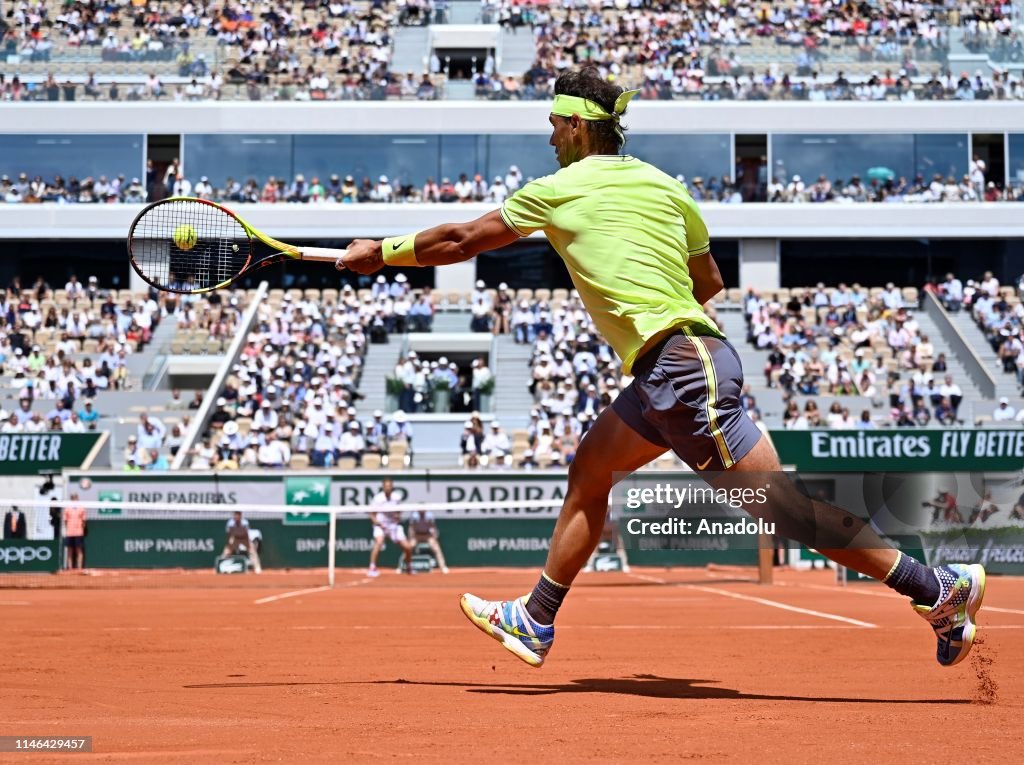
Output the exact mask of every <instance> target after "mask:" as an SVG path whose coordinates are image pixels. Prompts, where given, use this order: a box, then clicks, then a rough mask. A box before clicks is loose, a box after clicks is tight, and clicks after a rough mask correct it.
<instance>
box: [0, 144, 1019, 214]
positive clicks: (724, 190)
mask: <svg viewBox="0 0 1024 765" xmlns="http://www.w3.org/2000/svg"><path fill="white" fill-rule="evenodd" d="M676 179H677V180H678V181H679V182H680V183H682V184H683V185H684V186H686V188H687V189H688V190H689V192H690V194H691V195H692V196H693V198H694V199H695V200H696V201H698V202H722V203H726V204H740V203H742V202H743V201H744V200H743V193H742V190H741V188H740V186H739V184H738V183H736V182H735V181H734V180H733V179H732V178H731V177H730V176H728V175H723V176H722V177H721V178H719V177H718V176H709V177H708V178H707V180H705V179H704V178H703V176H699V175H698V176H693V177H692V178H689V179H687V178H686V177H685V176H682V175H678V176H676ZM530 180H533V179H532V178H531V177H524V176H523V174H522V172H521V171H520V170H519V168H518V167H517V166H516V165H512V166H510V167H509V169H508V171H507V172H506V173H505V174H504V175H501V174H498V175H495V176H494V177H493V179H488V178H485V177H484V176H483V175H482V174H480V173H474V174H473V175H472V177H471V176H470V175H469V174H468V173H461V174H459V176H458V177H457V178H456V179H455V181H454V182H453V181H452V178H450V177H448V176H444V177H442V178H441V179H440V181H437V180H435V179H434V178H433V177H430V178H427V179H426V180H425V181H424V182H423V184H422V185H419V184H417V183H410V182H407V181H406V179H403V178H398V177H394V178H391V177H388V176H387V175H379V176H377V177H376V179H373V178H371V177H370V176H368V175H364V176H362V178H361V179H360V180H358V181H357V180H356V176H354V175H351V174H348V175H345V176H341V175H339V174H338V173H331V174H330V175H327V174H326V173H325V174H324V176H323V177H322V178H321V176H319V175H311V176H310V177H309V178H306V176H305V175H304V174H302V173H298V174H296V175H295V176H294V178H293V179H292V180H291V181H289V180H288V179H286V178H283V177H282V178H278V177H276V176H273V175H272V176H269V177H268V178H267V179H266V180H265V181H260V180H259V179H257V178H255V177H252V176H250V177H249V178H247V179H245V180H244V181H243V180H242V179H240V178H239V179H236V178H233V177H228V178H226V179H225V180H224V183H223V184H215V183H213V182H211V180H210V178H209V177H208V176H205V175H201V176H199V178H198V179H197V180H196V181H195V182H193V181H192V180H190V179H189V178H188V177H187V176H185V174H184V173H182V172H181V170H180V165H179V163H178V162H177V161H175V162H174V163H172V164H171V165H170V166H169V167H168V169H167V171H166V172H165V173H164V174H163V175H162V176H160V175H159V174H157V173H156V172H155V170H154V169H153V165H152V162H150V163H149V167H148V168H147V172H146V176H145V179H144V181H143V180H140V179H139V178H138V177H132V178H131V179H130V180H128V179H127V178H126V177H125V175H124V174H118V175H116V176H115V175H111V176H110V177H109V178H108V177H107V176H105V175H101V176H99V177H98V178H93V177H91V176H89V177H86V178H83V179H81V180H79V179H78V178H77V177H75V176H68V177H67V178H64V177H63V176H60V175H57V176H53V177H51V178H49V179H48V180H47V179H44V177H43V176H41V175H33V176H31V177H30V175H29V174H28V173H19V174H18V176H17V177H16V178H11V177H10V176H7V175H3V176H0V201H3V202H5V203H8V204H17V203H34V202H57V203H126V204H141V203H143V202H146V201H153V200H156V199H162V198H164V197H167V196H195V197H199V198H201V199H210V200H213V201H215V202H224V203H229V204H237V203H256V202H259V203H264V204H277V203H302V204H307V203H308V204H335V203H340V204H366V203H386V204H387V203H390V204H417V203H424V202H429V203H461V202H487V203H490V204H495V205H500V204H502V203H503V202H504V201H505V199H506V198H508V197H509V196H510V195H511V194H513V193H515V192H516V191H517V190H518V189H519V188H520V186H522V185H523V184H524V183H526V182H528V181H530ZM767 199H768V201H769V202H775V203H779V202H791V203H822V202H835V203H863V202H886V203H897V202H900V203H901V202H907V203H929V202H979V201H984V202H1006V201H1018V202H1020V201H1024V186H1020V185H1017V186H1011V187H1008V188H1003V185H1002V183H1001V182H1000V183H997V182H996V181H987V180H986V175H985V163H984V162H983V161H982V160H981V159H979V158H978V157H977V156H975V158H974V159H973V160H972V162H971V165H970V171H969V172H968V173H966V174H964V175H963V176H962V177H961V178H960V180H959V181H958V180H957V179H956V178H954V177H952V176H948V177H943V176H942V174H941V173H935V174H934V175H933V176H932V178H931V180H930V181H928V180H927V179H926V178H925V177H924V176H923V175H922V174H918V175H916V176H915V177H914V179H913V181H908V180H907V179H906V178H905V177H902V176H900V177H895V176H893V175H892V174H891V173H889V174H888V175H886V176H885V177H878V176H875V177H871V178H868V177H865V178H863V179H862V177H861V176H860V175H859V174H854V175H852V176H851V177H850V179H849V180H848V181H846V180H843V179H841V178H836V179H835V180H831V181H830V180H829V179H828V177H827V176H826V175H824V174H822V175H819V176H818V179H817V180H816V181H814V182H813V183H808V182H806V181H805V180H804V179H803V178H802V177H801V176H800V175H798V174H794V175H793V176H791V178H790V179H789V181H786V180H785V179H784V178H781V177H776V178H774V179H773V180H772V181H771V183H769V184H768V187H767Z"/></svg>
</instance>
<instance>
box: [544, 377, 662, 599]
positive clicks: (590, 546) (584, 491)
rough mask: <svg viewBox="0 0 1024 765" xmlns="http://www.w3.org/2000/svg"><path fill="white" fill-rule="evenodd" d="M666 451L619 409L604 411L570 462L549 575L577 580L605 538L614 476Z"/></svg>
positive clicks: (561, 580)
mask: <svg viewBox="0 0 1024 765" xmlns="http://www.w3.org/2000/svg"><path fill="white" fill-rule="evenodd" d="M622 395H623V396H625V395H627V394H626V393H623V394H622ZM666 450H667V448H666V446H665V445H664V444H661V443H653V442H652V441H650V440H648V439H647V438H645V437H644V436H643V435H641V434H640V433H638V432H637V431H636V429H635V428H634V427H631V426H630V424H627V422H626V420H624V419H623V417H621V416H620V415H619V412H618V411H617V410H616V408H608V409H605V410H604V411H603V412H601V414H600V415H599V416H598V418H597V422H595V423H594V427H593V428H591V430H590V432H589V433H587V436H586V438H584V439H583V440H582V441H581V442H580V446H579V450H578V451H577V453H576V457H575V458H574V459H573V461H572V463H571V464H570V466H569V486H568V490H567V492H566V496H565V500H564V501H563V502H562V511H561V513H559V516H558V522H557V523H556V524H555V531H554V534H553V535H552V537H551V547H550V549H549V550H548V557H547V562H546V563H545V564H544V573H545V574H547V577H548V578H550V579H553V580H554V581H555V582H558V583H560V584H562V585H565V586H566V587H568V585H570V584H572V582H573V580H574V579H575V578H576V575H577V574H578V573H579V572H580V571H581V570H582V568H583V567H584V566H585V565H586V563H587V560H588V559H589V558H590V555H591V553H593V552H594V549H595V548H596V547H597V544H598V542H600V541H601V533H602V532H603V531H604V523H605V517H606V516H607V514H608V494H609V493H610V492H611V489H612V485H613V484H614V482H615V480H616V479H617V478H621V477H623V476H625V475H628V474H629V473H632V472H633V471H634V470H636V469H637V468H640V467H643V466H644V465H646V464H647V463H649V462H651V461H652V460H655V459H657V458H658V457H659V456H661V455H662V454H664V453H665V451H666Z"/></svg>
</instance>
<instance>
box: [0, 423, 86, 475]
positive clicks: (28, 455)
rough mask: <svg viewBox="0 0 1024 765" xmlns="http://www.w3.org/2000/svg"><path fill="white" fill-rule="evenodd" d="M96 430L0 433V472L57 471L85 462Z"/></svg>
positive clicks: (11, 473) (9, 473)
mask: <svg viewBox="0 0 1024 765" xmlns="http://www.w3.org/2000/svg"><path fill="white" fill-rule="evenodd" d="M100 436H101V434H100V433H3V434H0V475H39V473H40V472H43V471H51V472H60V471H61V470H63V469H64V468H74V467H78V466H79V465H81V464H82V463H83V462H85V458H86V457H87V456H88V455H89V452H90V451H92V448H93V446H95V445H96V442H97V441H98V440H99V438H100Z"/></svg>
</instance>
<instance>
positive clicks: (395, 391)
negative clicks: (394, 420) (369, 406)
mask: <svg viewBox="0 0 1024 765" xmlns="http://www.w3.org/2000/svg"><path fill="white" fill-rule="evenodd" d="M404 391H405V383H404V382H402V380H401V378H399V377H386V378H384V393H385V394H386V396H385V400H386V402H387V404H386V408H387V411H389V412H393V411H395V410H396V409H398V402H399V401H400V400H401V396H402V393H403V392H404Z"/></svg>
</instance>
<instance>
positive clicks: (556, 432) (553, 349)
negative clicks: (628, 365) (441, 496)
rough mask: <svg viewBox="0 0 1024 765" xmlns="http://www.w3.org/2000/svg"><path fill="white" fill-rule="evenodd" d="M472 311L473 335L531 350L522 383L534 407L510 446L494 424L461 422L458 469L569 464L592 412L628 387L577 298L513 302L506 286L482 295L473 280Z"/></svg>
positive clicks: (573, 294) (573, 293) (573, 295)
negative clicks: (501, 337) (500, 337)
mask: <svg viewBox="0 0 1024 765" xmlns="http://www.w3.org/2000/svg"><path fill="white" fill-rule="evenodd" d="M470 306H471V311H472V319H471V329H473V330H474V331H478V332H494V333H495V334H510V335H512V336H513V338H514V340H515V342H516V343H517V344H522V345H529V346H531V354H530V359H529V362H528V365H529V369H528V374H527V381H526V385H527V386H528V388H529V392H530V395H531V396H532V398H533V402H534V405H533V408H532V409H531V412H530V423H529V425H528V427H527V429H526V432H525V434H524V438H523V442H522V443H521V444H518V443H516V442H515V440H514V439H513V440H512V441H510V439H509V437H508V435H507V434H506V433H505V432H504V431H503V430H502V429H501V427H500V425H499V424H497V423H492V424H491V425H490V426H488V427H484V426H483V424H482V423H481V422H480V421H479V419H478V418H473V419H471V420H469V421H467V422H466V423H465V429H464V431H463V434H462V437H461V443H460V447H461V452H462V464H463V465H465V466H466V467H476V466H478V465H485V466H487V467H496V468H504V467H536V466H538V465H541V466H547V465H554V466H564V465H568V464H569V463H570V462H572V459H573V457H574V455H575V453H576V449H577V448H578V446H579V442H580V439H581V438H582V437H583V436H584V435H585V434H586V433H587V431H589V430H590V428H591V427H592V425H593V423H594V421H595V420H596V419H597V416H598V414H600V413H601V411H603V410H604V409H605V407H607V406H610V405H611V403H612V401H614V400H615V397H616V396H618V394H619V392H620V391H621V389H622V387H623V386H624V384H626V383H628V380H625V379H624V378H623V376H622V374H621V368H620V362H619V360H618V359H617V358H616V356H615V354H614V352H613V351H612V349H611V346H609V345H608V343H607V342H606V341H605V340H604V339H603V338H602V337H601V336H600V335H599V334H598V332H597V330H596V328H595V327H594V325H593V322H592V321H591V318H590V315H589V314H588V313H587V311H586V309H585V308H584V306H583V303H582V302H581V301H580V298H579V294H578V293H577V292H576V291H575V290H573V291H571V292H570V293H568V295H567V298H566V299H565V300H549V299H547V298H546V297H531V298H530V299H520V300H516V299H515V292H514V291H513V290H511V289H509V288H508V285H506V284H500V285H499V286H498V289H497V290H496V291H495V290H487V289H486V288H485V284H484V282H482V281H478V282H477V283H476V285H475V288H474V290H473V292H472V294H471V295H470ZM514 447H519V448H515V449H514V450H513V448H514Z"/></svg>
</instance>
